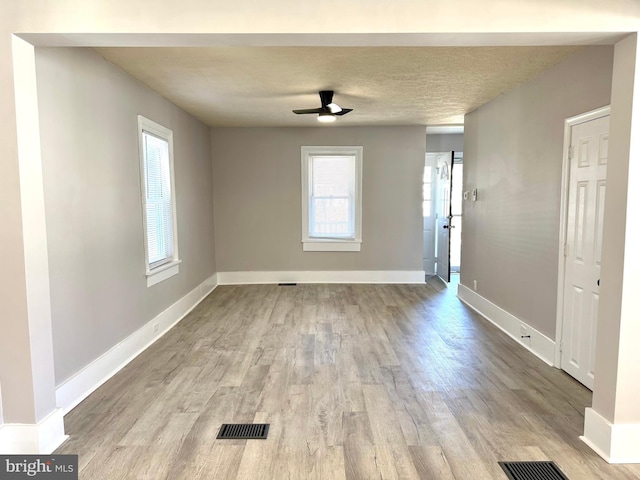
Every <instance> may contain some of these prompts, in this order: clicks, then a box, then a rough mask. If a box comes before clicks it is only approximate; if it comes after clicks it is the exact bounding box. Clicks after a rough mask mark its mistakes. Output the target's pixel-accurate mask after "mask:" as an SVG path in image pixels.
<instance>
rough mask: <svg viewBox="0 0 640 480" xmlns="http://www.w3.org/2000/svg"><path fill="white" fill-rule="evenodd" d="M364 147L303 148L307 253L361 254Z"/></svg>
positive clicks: (303, 195) (304, 217)
mask: <svg viewBox="0 0 640 480" xmlns="http://www.w3.org/2000/svg"><path fill="white" fill-rule="evenodd" d="M361 176H362V147H302V203H303V207H302V208H303V227H302V228H303V232H302V242H303V249H304V250H305V251H359V250H360V244H361V243H362V238H361V228H362V221H361V205H362V201H361V184H362V181H361Z"/></svg>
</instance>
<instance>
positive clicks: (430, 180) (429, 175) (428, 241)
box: [422, 153, 437, 275]
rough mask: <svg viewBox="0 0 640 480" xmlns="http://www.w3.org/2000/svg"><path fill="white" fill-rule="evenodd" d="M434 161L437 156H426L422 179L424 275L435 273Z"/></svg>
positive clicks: (430, 154)
mask: <svg viewBox="0 0 640 480" xmlns="http://www.w3.org/2000/svg"><path fill="white" fill-rule="evenodd" d="M436 161H437V154H433V153H427V154H426V156H425V160H424V173H423V179H422V264H423V268H424V273H425V274H426V275H433V274H435V273H436V271H435V268H436V233H435V228H436V220H435V218H436V217H435V209H434V202H433V197H434V191H433V190H434V180H435V170H436Z"/></svg>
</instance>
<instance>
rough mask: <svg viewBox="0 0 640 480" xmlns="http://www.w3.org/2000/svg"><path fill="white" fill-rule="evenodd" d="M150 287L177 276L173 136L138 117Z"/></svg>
mask: <svg viewBox="0 0 640 480" xmlns="http://www.w3.org/2000/svg"><path fill="white" fill-rule="evenodd" d="M138 136H139V142H140V174H141V186H142V203H143V210H144V213H143V217H144V239H145V242H144V245H145V256H146V276H147V286H149V287H150V286H152V285H155V284H156V283H159V282H161V281H163V280H165V279H167V278H169V277H171V276H173V275H175V274H177V273H178V265H179V263H180V260H178V239H177V235H176V233H177V232H176V230H177V229H176V211H175V210H176V208H175V194H174V192H175V187H174V180H173V132H172V131H171V130H169V129H168V128H165V127H163V126H162V125H159V124H157V123H155V122H152V121H151V120H149V119H147V118H145V117H143V116H141V115H139V116H138Z"/></svg>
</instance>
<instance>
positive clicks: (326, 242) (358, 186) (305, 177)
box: [301, 146, 362, 252]
mask: <svg viewBox="0 0 640 480" xmlns="http://www.w3.org/2000/svg"><path fill="white" fill-rule="evenodd" d="M344 155H354V156H355V176H356V178H355V192H354V196H355V212H354V215H355V219H354V220H355V225H354V228H355V234H354V238H349V239H342V238H317V237H310V236H309V193H310V190H311V178H310V176H309V163H310V157H314V156H344ZM301 164H302V169H301V170H302V250H303V251H305V252H359V251H360V247H361V245H362V147H361V146H340V147H338V146H316V147H308V146H304V147H302V148H301Z"/></svg>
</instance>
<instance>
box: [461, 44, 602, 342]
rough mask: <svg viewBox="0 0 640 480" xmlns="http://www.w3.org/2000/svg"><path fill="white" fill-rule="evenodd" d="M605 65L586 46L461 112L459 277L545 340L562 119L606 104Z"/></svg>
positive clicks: (550, 316) (550, 318)
mask: <svg viewBox="0 0 640 480" xmlns="http://www.w3.org/2000/svg"><path fill="white" fill-rule="evenodd" d="M612 68H613V48H612V47H608V46H603V47H588V48H586V49H584V50H581V51H580V52H578V53H576V54H574V55H573V56H571V57H569V58H568V59H566V60H565V61H563V62H562V63H560V64H558V65H556V66H554V67H552V68H550V69H549V70H547V71H545V72H543V73H542V74H540V75H539V76H538V77H536V78H534V79H533V80H531V81H529V82H527V83H525V84H523V85H521V86H519V87H518V88H516V89H515V90H513V91H511V92H509V93H507V94H505V95H502V96H500V97H498V98H497V99H495V100H493V101H491V102H490V103H488V104H486V105H484V106H483V107H481V108H479V109H478V110H476V111H474V112H472V113H470V114H468V115H467V116H466V117H465V133H464V164H465V178H464V189H465V190H471V189H473V188H477V189H478V201H477V202H471V201H465V202H463V219H464V220H463V221H464V228H463V230H462V232H463V233H462V274H461V275H462V278H461V282H462V284H463V285H465V286H467V287H469V288H473V281H474V280H476V281H477V282H478V290H477V292H478V293H479V294H480V295H482V296H483V297H485V298H487V299H488V300H490V301H491V302H493V303H494V304H496V305H498V306H499V307H501V308H503V309H504V310H506V311H508V312H509V313H511V314H512V315H515V316H516V317H518V318H519V319H521V320H523V321H525V322H527V323H528V324H530V325H531V326H533V327H534V328H536V329H537V330H539V331H540V332H541V333H543V334H545V335H546V336H548V337H549V338H552V339H553V338H555V326H556V301H557V298H556V297H557V274H558V242H559V225H560V223H559V222H560V190H561V176H562V156H563V151H562V149H563V142H564V137H563V135H564V120H565V119H566V118H568V117H571V116H574V115H578V114H580V113H584V112H587V111H590V110H593V109H596V108H598V107H602V106H605V105H608V104H609V103H610V99H611V75H612Z"/></svg>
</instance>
